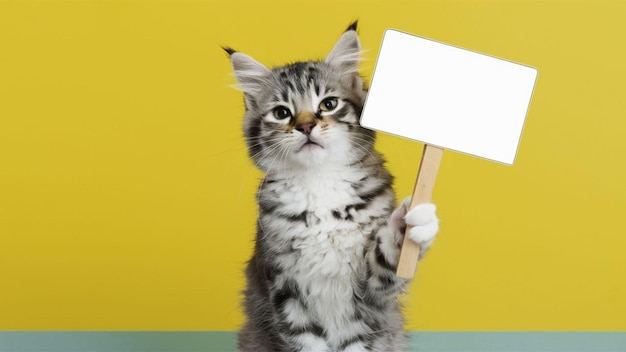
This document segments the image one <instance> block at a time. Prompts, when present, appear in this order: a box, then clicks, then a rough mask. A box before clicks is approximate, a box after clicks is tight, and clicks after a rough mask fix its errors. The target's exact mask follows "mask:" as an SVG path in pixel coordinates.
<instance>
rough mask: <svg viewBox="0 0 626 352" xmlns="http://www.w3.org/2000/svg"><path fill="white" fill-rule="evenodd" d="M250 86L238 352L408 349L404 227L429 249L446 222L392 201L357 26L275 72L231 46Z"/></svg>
mask: <svg viewBox="0 0 626 352" xmlns="http://www.w3.org/2000/svg"><path fill="white" fill-rule="evenodd" d="M224 50H226V52H227V53H228V54H229V57H230V61H231V64H232V67H233V71H234V75H235V78H236V80H237V82H238V86H239V89H240V90H242V91H243V95H244V105H245V115H244V118H243V132H244V138H245V141H246V143H247V148H248V154H249V157H250V158H251V160H252V161H253V162H254V163H255V164H256V166H257V167H258V168H259V169H260V170H261V171H263V172H264V174H265V176H264V178H263V180H262V181H261V183H260V186H259V188H258V192H257V201H258V212H259V215H258V220H257V233H256V241H255V249H254V254H253V256H252V258H251V259H250V261H249V262H248V265H247V268H246V279H247V286H246V289H245V291H244V302H243V306H244V310H245V313H246V317H247V319H246V322H245V324H244V326H243V327H242V329H241V330H240V331H239V333H238V342H237V348H238V351H241V352H270V351H271V352H274V351H290V352H291V351H301V352H318V351H319V352H335V351H345V352H348V351H350V352H356V351H381V352H382V351H391V352H399V351H406V350H407V349H408V347H407V337H406V334H405V332H404V330H403V325H404V319H403V316H402V313H401V305H400V302H399V300H398V297H397V296H398V294H400V293H402V292H404V290H405V288H406V286H407V282H408V280H405V279H401V278H398V277H397V276H395V273H394V272H395V268H396V266H397V262H398V257H399V248H400V244H401V242H402V239H403V238H404V229H405V227H406V225H407V224H408V225H410V227H409V229H410V230H409V237H410V238H411V239H412V240H414V241H416V242H418V243H419V244H420V246H421V248H422V253H424V252H425V251H426V250H428V248H429V247H430V245H431V244H432V242H433V240H434V238H435V235H436V233H437V232H438V229H439V220H438V218H437V216H436V208H435V205H433V204H423V205H419V206H417V207H416V208H414V209H412V210H411V211H407V209H408V205H409V201H410V199H408V198H407V199H406V200H404V201H403V202H402V203H401V204H400V206H399V207H398V208H396V209H395V210H394V208H395V196H394V192H393V190H392V182H393V177H392V176H391V174H390V173H389V172H388V171H387V169H386V168H385V166H384V160H383V158H382V156H381V155H380V154H379V153H378V152H377V151H375V150H374V140H375V133H374V132H373V131H371V130H367V129H364V128H362V127H361V126H360V125H359V123H358V119H359V117H360V115H361V111H362V109H363V104H364V101H365V97H366V93H367V91H366V89H365V87H364V83H363V79H362V78H361V77H360V76H359V73H358V67H359V63H360V52H361V49H360V42H359V38H358V35H357V23H356V22H354V23H353V24H351V25H350V26H349V27H348V29H347V30H346V31H345V32H344V33H343V34H342V35H341V37H340V38H339V40H338V41H337V42H336V44H335V45H334V47H333V49H332V50H331V52H330V53H329V54H328V56H326V58H325V59H324V60H321V61H306V62H295V63H292V64H287V65H285V66H282V67H276V68H273V69H270V68H267V67H265V66H264V65H263V64H261V63H259V62H258V61H256V60H254V59H253V58H252V57H250V56H248V55H246V54H243V53H240V52H237V51H235V50H233V49H230V48H224Z"/></svg>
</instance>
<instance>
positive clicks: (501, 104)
mask: <svg viewBox="0 0 626 352" xmlns="http://www.w3.org/2000/svg"><path fill="white" fill-rule="evenodd" d="M536 77H537V70H536V69H534V68H532V67H528V66H524V65H520V64H516V63H513V62H510V61H506V60H502V59H498V58H495V57H492V56H488V55H483V54H479V53H476V52H473V51H469V50H465V49H460V48H457V47H454V46H451V45H447V44H443V43H440V42H436V41H433V40H429V39H425V38H421V37H417V36H414V35H410V34H406V33H402V32H399V31H395V30H387V31H386V32H385V35H384V38H383V43H382V46H381V49H380V53H379V55H378V60H377V62H376V68H375V70H374V76H373V78H372V83H371V86H370V89H369V93H368V96H367V100H366V102H365V108H364V110H363V114H362V115H361V125H362V126H363V127H366V128H370V129H374V130H379V131H382V132H387V133H391V134H394V135H398V136H402V137H406V138H410V139H413V140H416V141H420V142H423V143H426V144H430V145H433V146H437V147H440V148H444V149H449V150H455V151H459V152H463V153H467V154H471V155H474V156H479V157H483V158H486V159H490V160H494V161H499V162H502V163H505V164H512V163H513V161H514V159H515V155H516V152H517V146H518V144H519V140H520V136H521V133H522V127H523V125H524V120H525V117H526V112H527V110H528V106H529V103H530V97H531V94H532V91H533V87H534V84H535V79H536Z"/></svg>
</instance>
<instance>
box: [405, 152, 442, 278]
mask: <svg viewBox="0 0 626 352" xmlns="http://www.w3.org/2000/svg"><path fill="white" fill-rule="evenodd" d="M442 155H443V149H441V148H439V147H434V146H432V145H428V144H426V145H425V146H424V152H423V154H422V163H421V164H420V168H419V171H418V172H417V181H415V189H413V196H412V198H411V204H410V205H409V210H411V209H413V208H414V207H415V206H416V205H418V204H423V203H429V202H430V201H431V197H432V194H433V188H434V187H435V179H436V178H437V172H438V171H439V163H440V162H441V156H442ZM419 254H420V246H419V245H418V244H417V243H415V242H413V241H412V240H411V239H409V227H408V226H407V229H406V232H405V233H404V241H403V242H402V249H401V251H400V260H399V261H398V270H397V271H396V275H397V276H399V277H402V278H405V279H411V278H413V276H415V269H416V268H417V259H418V257H419Z"/></svg>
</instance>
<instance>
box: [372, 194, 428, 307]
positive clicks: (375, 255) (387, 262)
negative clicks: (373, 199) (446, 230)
mask: <svg viewBox="0 0 626 352" xmlns="http://www.w3.org/2000/svg"><path fill="white" fill-rule="evenodd" d="M409 204H410V198H407V199H405V200H404V201H403V202H402V203H401V204H400V206H399V207H398V208H397V209H396V210H394V211H393V213H392V214H391V217H390V219H389V220H388V221H387V222H386V224H385V225H384V226H382V227H381V228H379V229H378V231H376V236H375V240H376V241H375V243H373V245H372V249H371V250H370V251H369V252H368V255H367V260H368V264H369V265H368V270H366V274H367V277H366V282H367V287H368V288H369V290H368V292H367V294H366V296H367V297H371V298H373V299H374V300H375V301H377V300H380V299H384V297H392V296H394V295H395V294H396V293H398V292H400V291H402V290H403V289H404V286H405V284H406V282H407V280H405V279H401V278H399V277H397V276H396V275H395V272H396V269H397V266H398V260H399V258H400V246H401V244H402V240H403V239H404V233H405V230H406V227H407V225H409V226H410V228H409V232H408V235H409V238H410V239H411V240H413V241H415V242H417V243H418V244H419V245H420V247H421V251H420V258H421V257H422V256H423V255H424V253H425V252H426V251H427V250H428V248H429V247H430V246H431V244H432V243H433V241H434V239H435V236H436V234H437V231H438V230H439V219H438V218H437V215H436V210H437V208H436V207H435V205H434V204H430V203H428V204H420V205H418V206H416V207H415V208H413V209H411V210H410V211H409V210H408V209H409Z"/></svg>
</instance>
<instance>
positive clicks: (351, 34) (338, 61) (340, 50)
mask: <svg viewBox="0 0 626 352" xmlns="http://www.w3.org/2000/svg"><path fill="white" fill-rule="evenodd" d="M356 26H357V23H356V22H354V23H353V24H351V25H350V26H349V27H348V29H347V30H346V31H345V32H344V33H343V34H342V35H341V37H339V40H337V43H335V46H334V47H333V50H331V51H330V54H328V56H326V59H325V60H324V61H325V62H327V63H329V64H331V65H333V66H335V67H337V68H339V69H340V70H341V71H342V72H345V73H358V72H359V62H360V61H361V43H360V42H359V36H358V35H357V33H356Z"/></svg>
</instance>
